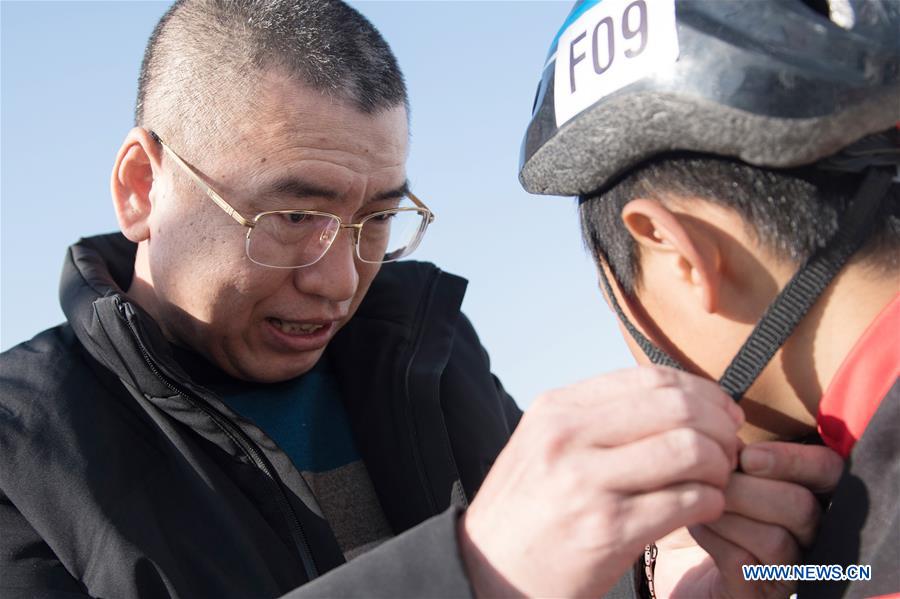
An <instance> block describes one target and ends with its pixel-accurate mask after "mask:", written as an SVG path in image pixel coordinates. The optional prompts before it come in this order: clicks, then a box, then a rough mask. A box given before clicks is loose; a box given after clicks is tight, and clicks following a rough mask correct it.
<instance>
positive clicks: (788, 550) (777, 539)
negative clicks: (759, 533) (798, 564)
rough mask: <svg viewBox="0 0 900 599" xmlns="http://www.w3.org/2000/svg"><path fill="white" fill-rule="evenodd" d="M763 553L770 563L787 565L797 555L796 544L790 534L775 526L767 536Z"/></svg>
mask: <svg viewBox="0 0 900 599" xmlns="http://www.w3.org/2000/svg"><path fill="white" fill-rule="evenodd" d="M765 551H766V552H767V554H768V556H767V557H769V559H770V561H771V562H776V561H777V562H778V563H789V562H791V561H793V558H794V557H795V556H796V555H797V543H796V541H795V540H794V537H793V535H792V534H791V533H789V532H788V531H787V530H785V529H783V528H781V527H780V526H776V527H773V528H772V532H771V533H770V534H769V535H767V542H766V546H765Z"/></svg>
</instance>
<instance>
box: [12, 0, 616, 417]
mask: <svg viewBox="0 0 900 599" xmlns="http://www.w3.org/2000/svg"><path fill="white" fill-rule="evenodd" d="M352 4H353V5H354V6H356V7H357V8H358V9H359V10H360V11H361V12H362V13H363V14H365V15H366V16H367V17H368V18H369V19H370V20H371V21H372V22H373V23H374V24H375V26H376V27H378V29H379V30H380V31H381V32H382V34H383V35H384V37H385V38H386V39H387V40H388V42H389V43H390V45H391V47H392V48H393V50H394V52H395V53H396V54H397V58H398V60H399V62H400V66H401V68H402V69H403V71H404V73H405V75H406V78H407V82H408V85H409V92H410V101H411V105H412V140H411V141H412V143H411V154H410V158H409V163H408V172H409V178H410V181H411V184H412V188H413V189H414V190H415V191H416V193H417V194H418V195H420V196H421V197H422V198H423V199H424V200H425V201H426V202H427V203H428V205H429V206H430V207H431V208H432V209H433V210H434V211H435V212H436V213H437V215H438V219H437V221H436V222H435V224H434V225H433V226H432V228H431V229H430V230H429V232H428V235H427V236H426V238H425V240H424V241H423V243H422V246H421V247H420V249H419V250H418V251H417V252H416V254H415V255H414V258H416V259H419V260H428V261H431V262H434V263H436V264H438V265H439V266H440V267H441V268H443V269H444V270H447V271H449V272H453V273H456V274H460V275H462V276H464V277H466V278H468V279H469V281H470V284H469V290H468V293H467V296H466V300H465V302H464V304H463V309H464V310H465V312H466V313H467V314H468V316H469V317H470V318H471V319H472V321H473V322H474V324H475V327H476V329H477V330H478V332H479V334H480V336H481V340H482V343H483V344H484V345H485V347H486V348H487V350H488V352H489V353H490V355H491V360H492V366H493V370H494V372H495V373H496V374H497V375H498V376H499V377H500V378H501V380H502V381H503V382H504V384H505V386H506V387H507V390H508V391H509V392H510V393H512V395H513V396H514V397H515V398H516V399H517V400H518V401H519V403H520V404H521V405H523V406H527V405H528V404H529V403H530V402H531V401H532V399H533V398H534V397H535V396H536V395H537V394H539V393H540V392H542V391H544V390H546V389H550V388H553V387H558V386H561V385H564V384H566V383H569V382H574V381H577V380H580V379H584V378H587V377H590V376H593V375H596V374H600V373H602V372H606V371H609V370H613V369H617V368H621V367H624V366H628V365H631V364H632V363H633V362H632V359H631V357H630V355H629V354H628V352H627V350H626V349H625V344H624V343H623V342H622V340H621V338H620V336H619V331H618V328H617V326H616V323H615V319H614V317H613V315H612V314H611V313H610V312H609V311H608V309H607V308H606V305H605V304H604V302H603V299H602V297H601V295H600V292H599V290H598V288H597V283H596V277H595V274H594V269H593V265H592V264H591V262H590V260H589V259H588V257H587V256H586V254H585V251H584V249H583V247H582V244H581V240H580V238H579V235H578V223H577V218H576V211H575V203H574V200H573V199H571V198H547V197H539V196H530V195H528V194H526V193H525V192H524V191H522V189H521V188H520V186H519V183H518V180H517V167H518V156H519V144H520V142H521V138H522V134H523V132H524V130H525V126H526V125H527V123H528V119H529V116H530V109H531V104H532V100H533V98H534V91H535V88H536V86H537V82H538V76H539V74H540V69H541V67H542V65H543V62H544V58H545V56H546V52H547V48H548V47H549V44H550V41H551V40H552V39H553V36H554V34H555V33H556V30H557V28H558V26H559V25H560V24H561V23H562V22H563V20H564V19H565V17H566V15H567V13H568V12H569V9H570V6H571V4H570V3H569V2H353V3H352ZM166 6H167V4H166V3H159V2H8V1H5V0H4V1H3V2H2V3H0V11H2V15H0V17H2V21H0V23H2V25H0V26H2V81H0V86H2V87H0V102H2V104H0V117H2V122H0V152H2V155H0V156H2V157H0V233H2V236H0V237H2V239H0V274H2V276H0V350H5V349H8V348H9V347H12V346H13V345H15V344H17V343H19V342H21V341H23V340H25V339H28V338H30V337H31V336H32V335H34V334H35V333H37V332H38V331H40V330H42V329H45V328H47V327H50V326H53V325H55V324H57V323H59V322H61V321H62V319H63V316H62V312H61V310H60V308H59V303H58V292H57V288H58V279H59V273H60V269H61V266H62V260H63V256H64V254H65V251H66V248H67V247H68V245H69V244H71V243H72V242H74V241H76V240H77V239H78V238H79V237H82V236H88V235H93V234H96V233H102V232H107V231H112V230H115V229H116V223H115V218H114V215H113V210H112V203H111V201H110V197H109V189H108V185H109V173H110V169H111V168H112V162H113V159H114V158H115V153H116V151H117V150H118V148H119V144H120V143H121V142H122V139H123V138H124V136H125V134H126V133H127V131H128V130H129V129H130V128H131V126H132V110H133V106H134V94H135V86H136V81H137V75H138V69H139V67H140V60H141V55H142V53H143V50H144V45H145V43H146V41H147V38H148V36H149V35H150V32H151V31H152V29H153V26H154V25H155V23H156V21H157V19H158V18H159V17H160V16H161V15H162V13H163V12H164V11H165V9H166Z"/></svg>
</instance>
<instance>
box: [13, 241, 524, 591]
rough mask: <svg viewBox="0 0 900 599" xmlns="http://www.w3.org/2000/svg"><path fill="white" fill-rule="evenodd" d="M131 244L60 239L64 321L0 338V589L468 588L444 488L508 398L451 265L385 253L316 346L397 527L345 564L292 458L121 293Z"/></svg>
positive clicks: (463, 495) (509, 424)
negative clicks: (393, 259) (26, 337)
mask: <svg viewBox="0 0 900 599" xmlns="http://www.w3.org/2000/svg"><path fill="white" fill-rule="evenodd" d="M134 254H135V246H134V245H133V244H130V243H129V242H127V241H126V240H125V239H124V238H123V237H122V236H120V235H110V236H103V237H96V238H91V239H86V240H82V241H81V242H79V243H78V244H76V245H74V246H72V248H70V251H69V253H68V256H67V259H66V263H65V266H64V270H63V276H62V283H61V288H60V296H61V301H62V305H63V309H64V311H65V314H66V317H67V320H68V322H67V323H66V324H63V325H61V326H58V327H56V328H53V329H50V330H48V331H45V332H43V333H41V334H39V335H38V336H36V337H35V338H34V339H32V340H31V341H28V342H26V343H23V344H21V345H19V346H17V347H15V348H13V349H11V350H9V351H8V352H5V353H4V354H2V356H0V367H2V371H0V596H2V597H17V596H21V597H29V598H31V597H64V596H69V594H73V595H78V594H83V593H86V594H89V595H92V596H98V597H169V596H178V597H190V598H198V597H240V598H242V599H244V598H251V597H276V596H279V595H282V594H284V593H287V592H289V591H291V590H292V589H296V588H297V587H301V585H303V586H302V588H300V589H299V590H298V591H296V592H295V594H292V596H295V595H296V596H298V597H300V596H342V597H345V596H366V597H375V596H383V597H412V596H426V595H427V596H465V595H468V594H470V590H469V586H468V582H467V580H466V578H465V575H464V573H463V569H462V566H461V563H460V560H459V556H458V548H457V545H456V539H455V533H454V525H455V517H456V512H457V508H455V507H454V506H459V505H465V503H466V500H467V497H471V496H472V495H473V494H474V493H475V491H476V490H477V488H478V486H479V484H480V483H481V481H482V479H483V478H484V476H485V474H486V473H487V471H488V469H489V467H490V466H491V464H492V462H493V460H494V459H495V457H496V455H497V454H498V453H499V451H500V449H501V448H502V447H503V445H504V444H505V443H506V441H507V439H508V438H509V435H510V434H511V432H512V430H513V428H514V427H515V425H516V423H517V421H518V418H519V417H520V411H519V410H518V408H517V407H516V405H515V403H514V402H513V401H512V399H511V398H510V397H509V396H508V395H507V394H506V393H505V392H504V391H503V388H502V387H501V386H500V383H499V382H498V381H497V379H496V378H494V377H493V376H492V375H491V373H490V365H489V363H488V356H487V354H486V353H485V351H484V350H483V348H482V347H481V345H480V344H479V342H478V339H477V337H476V335H475V332H474V330H473V329H472V326H471V324H470V323H469V321H468V320H467V319H466V318H465V317H464V316H463V315H462V314H461V313H460V311H459V308H460V303H461V302H462V297H463V293H464V291H465V286H466V283H465V281H464V280H463V279H460V278H458V277H455V276H453V275H448V274H446V273H443V272H441V271H440V270H438V269H437V268H435V267H434V266H432V265H428V264H422V263H414V262H409V263H399V264H389V265H385V266H384V267H383V268H382V270H381V272H380V274H379V275H378V277H377V278H376V280H375V282H374V283H373V285H372V287H371V289H370V291H369V293H368V295H367V296H366V298H365V300H364V302H363V303H362V305H361V306H360V308H359V311H358V312H357V314H356V315H355V316H354V317H353V319H352V320H351V321H350V322H349V323H348V324H347V325H346V326H345V327H344V329H343V330H341V331H340V333H339V334H338V335H337V336H336V337H335V339H334V340H333V341H332V343H331V344H330V345H329V348H328V350H327V351H328V354H329V363H330V364H331V366H332V367H333V369H334V370H335V375H336V378H337V380H338V383H339V385H340V387H341V392H342V396H343V398H344V401H345V404H346V409H347V412H348V415H349V419H350V424H351V428H352V430H353V434H354V439H355V441H356V443H357V447H358V449H359V452H360V455H361V457H362V459H363V461H364V462H365V465H366V467H367V469H368V472H369V474H370V476H371V478H372V481H373V484H374V487H375V490H376V493H377V495H378V498H379V500H380V502H381V506H382V509H383V510H384V513H385V515H386V517H387V520H388V522H389V523H390V525H391V527H392V529H393V531H394V533H395V534H398V535H400V536H399V537H398V538H395V539H393V540H390V541H388V542H386V543H384V544H383V545H381V546H379V547H378V548H376V549H374V550H372V551H371V552H369V553H368V554H366V555H364V556H362V557H360V558H357V559H356V560H353V561H352V562H350V563H348V564H345V565H342V564H344V560H343V557H342V555H341V551H340V550H339V548H338V546H337V543H336V541H335V539H334V536H333V534H332V532H331V530H330V528H329V527H328V525H327V523H326V522H325V521H324V519H323V518H322V517H321V516H320V514H318V513H316V508H315V507H314V506H315V502H314V501H313V500H312V496H311V493H310V491H309V489H308V487H307V486H306V484H305V483H304V481H303V479H302V477H301V476H300V474H299V473H298V471H297V470H296V469H295V468H294V467H293V465H292V464H291V462H290V460H289V458H288V457H287V456H286V455H285V454H284V453H283V452H282V451H281V450H280V449H279V448H278V447H277V446H276V445H275V443H274V442H273V441H272V440H271V439H269V438H268V437H267V436H266V435H265V434H264V433H263V432H262V431H260V430H259V429H258V428H257V427H255V426H254V425H253V424H251V423H250V422H248V421H246V420H244V419H242V418H241V417H239V416H238V415H236V414H235V413H233V412H232V411H231V410H229V409H228V408H227V407H226V406H225V405H224V404H223V403H222V402H221V401H220V400H219V399H218V398H217V397H216V396H215V395H214V394H213V393H212V392H210V391H209V390H208V389H206V388H204V387H202V386H201V385H199V384H198V383H197V382H196V381H195V380H193V379H192V378H191V376H190V375H189V374H188V373H187V372H186V371H185V370H184V369H183V368H182V366H181V365H180V364H179V363H178V362H177V361H176V360H175V359H174V358H173V353H172V348H171V346H170V345H169V344H168V343H167V342H166V341H165V340H164V339H163V337H162V335H161V333H160V330H159V328H158V326H157V325H156V324H155V323H154V322H153V320H152V319H150V318H149V316H148V315H147V314H146V313H145V312H143V311H142V310H141V309H140V308H139V307H138V306H136V305H135V304H133V303H131V302H129V300H128V298H126V297H125V296H124V295H123V293H122V291H121V290H122V289H126V288H127V287H128V284H129V281H130V279H131V276H132V270H133V263H134ZM404 531H407V532H406V533H405V534H401V533H404ZM326 572H330V574H329V575H327V576H322V575H323V574H325V573H326ZM314 577H319V578H318V579H317V580H316V581H315V582H314V583H312V584H306V583H307V582H308V581H309V580H310V579H311V578H314Z"/></svg>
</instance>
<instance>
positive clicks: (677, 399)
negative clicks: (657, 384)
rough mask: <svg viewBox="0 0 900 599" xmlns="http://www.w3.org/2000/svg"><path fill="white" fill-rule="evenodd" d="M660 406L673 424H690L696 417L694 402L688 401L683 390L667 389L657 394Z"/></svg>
mask: <svg viewBox="0 0 900 599" xmlns="http://www.w3.org/2000/svg"><path fill="white" fill-rule="evenodd" d="M659 395H660V396H661V397H660V399H662V402H661V403H662V404H663V405H664V406H665V408H664V409H665V410H666V412H667V414H668V416H669V418H670V419H671V420H672V422H673V423H675V424H678V425H682V426H685V425H688V424H690V423H692V422H693V421H694V419H695V417H696V411H695V409H694V402H692V401H691V400H690V398H689V397H688V396H687V394H686V393H685V392H684V390H683V389H679V388H667V389H664V390H662V391H660V392H659Z"/></svg>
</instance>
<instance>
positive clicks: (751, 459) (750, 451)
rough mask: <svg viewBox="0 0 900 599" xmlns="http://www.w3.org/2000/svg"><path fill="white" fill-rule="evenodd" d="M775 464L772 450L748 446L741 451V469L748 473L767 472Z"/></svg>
mask: <svg viewBox="0 0 900 599" xmlns="http://www.w3.org/2000/svg"><path fill="white" fill-rule="evenodd" d="M774 465H775V457H774V456H773V455H772V453H771V452H769V451H766V450H765V449H759V448H757V447H747V448H745V449H744V451H742V452H741V469H742V470H743V471H744V472H746V473H747V474H767V473H769V472H770V471H771V470H772V467H773V466H774Z"/></svg>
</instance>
